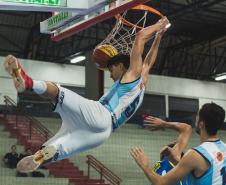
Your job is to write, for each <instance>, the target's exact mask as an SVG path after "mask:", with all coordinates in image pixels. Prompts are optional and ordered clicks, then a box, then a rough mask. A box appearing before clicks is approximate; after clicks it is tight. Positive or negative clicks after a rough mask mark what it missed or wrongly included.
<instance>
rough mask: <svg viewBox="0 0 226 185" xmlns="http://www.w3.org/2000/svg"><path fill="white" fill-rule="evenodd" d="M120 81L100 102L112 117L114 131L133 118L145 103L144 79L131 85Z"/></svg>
mask: <svg viewBox="0 0 226 185" xmlns="http://www.w3.org/2000/svg"><path fill="white" fill-rule="evenodd" d="M120 81H121V80H117V81H116V82H115V83H114V84H113V86H112V87H111V88H110V90H109V91H108V92H107V93H106V94H104V95H103V96H102V97H101V98H100V100H99V102H100V103H101V104H102V105H103V106H104V107H106V108H107V109H108V110H109V112H110V113H111V115H112V121H113V129H116V128H118V127H120V126H121V125H122V124H123V123H125V122H126V121H128V120H129V119H130V118H131V117H132V116H133V114H134V113H135V112H136V111H137V109H138V108H139V107H140V105H141V103H142V101H143V97H144V91H145V86H144V84H143V83H142V77H139V78H138V79H137V80H135V81H133V82H130V83H121V82H120Z"/></svg>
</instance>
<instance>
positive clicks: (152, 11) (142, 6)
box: [115, 5, 164, 29]
mask: <svg viewBox="0 0 226 185" xmlns="http://www.w3.org/2000/svg"><path fill="white" fill-rule="evenodd" d="M132 10H140V11H146V12H149V13H153V14H156V15H158V16H159V17H160V18H162V17H164V15H163V14H161V13H160V12H159V11H158V10H156V9H154V8H152V7H150V6H146V5H138V6H135V7H134V8H132ZM115 18H116V19H117V20H119V21H121V22H122V23H123V24H125V25H126V26H128V27H136V28H138V29H143V28H144V27H143V26H138V25H136V24H133V23H131V22H130V21H127V20H126V19H125V18H124V17H123V16H121V15H120V14H117V15H116V16H115Z"/></svg>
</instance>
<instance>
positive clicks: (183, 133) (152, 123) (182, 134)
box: [145, 116, 192, 162]
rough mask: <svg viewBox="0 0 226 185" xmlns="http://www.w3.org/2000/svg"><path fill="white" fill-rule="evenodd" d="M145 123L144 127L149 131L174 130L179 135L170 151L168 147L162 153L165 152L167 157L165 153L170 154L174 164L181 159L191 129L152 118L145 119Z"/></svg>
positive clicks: (184, 125) (187, 126)
mask: <svg viewBox="0 0 226 185" xmlns="http://www.w3.org/2000/svg"><path fill="white" fill-rule="evenodd" d="M145 123H146V124H145V126H146V127H148V128H149V129H150V130H153V129H160V128H169V129H173V130H176V131H177V132H178V133H179V135H178V137H177V140H176V143H175V145H174V147H173V148H172V149H171V148H169V147H168V148H166V149H165V151H162V152H166V154H167V155H169V153H167V152H170V153H172V154H173V155H171V156H174V158H175V162H178V161H179V160H180V158H181V153H182V152H183V150H184V149H185V148H186V146H187V144H188V142H189V139H190V137H191V134H192V127H191V126H190V125H188V124H186V123H178V122H167V121H164V120H162V119H159V118H155V117H152V116H148V117H146V118H145Z"/></svg>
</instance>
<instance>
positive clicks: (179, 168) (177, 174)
mask: <svg viewBox="0 0 226 185" xmlns="http://www.w3.org/2000/svg"><path fill="white" fill-rule="evenodd" d="M130 153H131V155H132V157H133V158H134V160H135V161H136V163H137V164H138V166H139V167H140V168H141V169H142V170H143V171H144V173H145V175H146V176H147V178H148V179H149V180H150V182H151V183H152V184H153V185H175V184H176V182H178V181H180V180H181V179H183V178H184V177H185V176H186V175H188V174H189V173H191V172H192V171H194V170H196V169H197V166H198V165H199V161H200V156H197V153H196V152H194V151H189V152H188V153H187V154H186V155H185V156H184V157H183V158H182V159H181V161H180V162H179V163H178V164H177V165H176V166H175V168H173V169H172V170H171V171H170V172H168V173H167V174H166V175H164V176H160V175H158V174H156V173H155V172H154V171H153V169H152V168H151V166H150V163H149V160H148V158H147V156H146V154H145V153H144V151H143V150H142V149H140V148H133V149H131V152H130Z"/></svg>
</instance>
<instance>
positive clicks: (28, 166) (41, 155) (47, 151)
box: [17, 146, 56, 173]
mask: <svg viewBox="0 0 226 185" xmlns="http://www.w3.org/2000/svg"><path fill="white" fill-rule="evenodd" d="M55 154H56V149H55V147H54V146H46V147H44V148H42V149H41V150H39V151H37V152H36V153H35V154H34V155H31V156H27V157H24V158H23V159H21V160H20V161H19V162H18V164H17V170H18V171H19V172H21V173H29V172H33V171H35V170H36V169H37V168H38V167H39V166H40V165H41V164H43V163H44V162H47V161H49V160H51V159H52V158H53V157H54V156H55Z"/></svg>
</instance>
